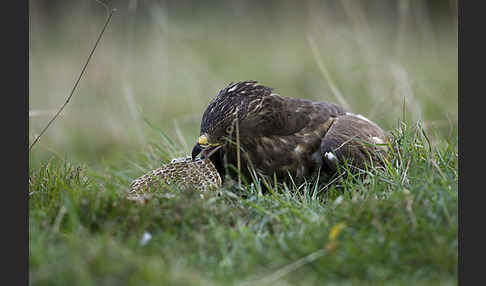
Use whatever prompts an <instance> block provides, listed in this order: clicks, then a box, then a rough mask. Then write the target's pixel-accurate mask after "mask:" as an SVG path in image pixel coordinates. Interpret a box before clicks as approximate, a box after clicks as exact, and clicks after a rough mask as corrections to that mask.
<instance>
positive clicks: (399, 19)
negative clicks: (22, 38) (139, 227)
mask: <svg viewBox="0 0 486 286" xmlns="http://www.w3.org/2000/svg"><path fill="white" fill-rule="evenodd" d="M107 3H108V5H109V7H110V8H116V9H117V11H116V12H115V14H114V16H113V18H112V21H111V23H110V24H109V26H108V28H107V30H106V32H105V34H104V36H103V38H102V40H101V42H100V45H99V47H98V49H97V50H96V51H95V54H94V56H93V58H92V61H91V62H90V64H89V65H88V68H87V71H86V74H85V76H84V77H83V79H82V80H81V82H80V84H79V86H78V89H77V91H76V93H75V96H74V97H73V99H72V100H71V102H70V103H69V104H68V106H67V108H66V109H65V110H64V111H63V113H62V115H61V117H60V118H58V120H57V121H56V122H55V123H54V124H53V125H52V126H51V128H50V129H49V130H48V131H47V133H46V134H45V135H44V136H43V137H42V139H41V140H40V142H39V143H38V144H37V146H36V147H35V148H34V149H33V152H32V153H31V154H30V161H31V164H34V165H33V166H35V165H37V164H38V163H39V162H41V161H45V160H46V159H47V158H49V157H50V156H53V155H54V156H59V157H64V156H67V157H69V159H71V160H76V161H81V162H86V163H88V164H89V165H90V166H93V167H96V166H99V165H100V164H101V162H102V161H103V160H112V159H114V158H124V157H126V156H130V154H133V153H134V152H139V151H142V150H144V148H146V147H147V144H148V143H150V142H156V140H159V137H158V136H157V135H156V133H155V132H154V130H153V128H150V127H149V126H148V124H147V123H146V122H149V123H151V124H153V125H154V126H156V127H157V128H160V130H162V131H163V132H166V133H167V134H168V135H169V136H170V137H171V138H174V140H176V141H177V142H178V143H179V144H180V145H181V147H182V148H183V150H185V151H186V152H189V151H190V147H191V146H192V144H193V142H194V141H195V139H196V138H197V136H198V133H199V122H200V119H201V117H202V112H203V111H204V109H205V107H206V105H207V104H208V102H209V101H210V100H211V99H212V98H213V97H215V96H216V95H217V93H218V91H219V90H220V89H222V88H223V87H224V86H225V85H226V84H228V83H229V82H232V81H240V80H249V79H254V80H258V81H260V82H261V83H263V84H265V85H268V86H271V87H274V88H275V90H276V92H277V93H279V94H281V95H284V96H292V97H302V98H310V99H314V100H324V101H331V102H336V103H341V104H345V105H347V106H348V107H349V109H350V110H351V111H353V112H356V113H361V114H363V115H365V116H368V117H369V118H371V119H372V120H374V121H376V122H378V123H379V124H380V125H382V126H383V127H384V128H385V129H387V130H390V129H392V128H394V127H396V125H397V121H398V120H399V119H403V118H406V119H409V120H411V121H412V122H416V121H417V120H421V121H422V123H423V126H424V128H425V129H426V130H427V131H430V133H431V136H432V137H433V138H435V139H436V138H437V137H442V138H448V137H450V136H453V135H455V134H457V118H458V111H457V106H458V95H457V94H458V93H457V88H458V83H457V79H458V64H457V62H458V60H457V53H458V48H457V38H458V34H457V4H456V2H455V1H418V0H410V1H406V0H404V1H364V2H363V1H359V2H358V1H134V0H132V1H108V2H107ZM29 5H30V24H29V25H30V35H29V37H30V48H29V90H30V96H29V138H30V139H29V140H30V142H32V141H33V139H34V138H35V136H36V135H37V134H38V133H39V132H40V131H41V129H42V128H43V127H44V126H45V124H46V123H47V121H48V120H49V119H50V118H51V117H52V116H53V114H54V113H55V111H56V110H57V109H58V108H59V107H60V106H61V105H62V103H64V101H65V98H66V97H67V96H68V94H69V92H70V90H71V88H72V86H73V84H74V81H75V79H76V78H77V76H78V75H79V73H80V71H81V67H82V65H83V64H84V62H85V60H86V58H87V57H88V54H89V51H90V49H91V48H92V46H93V44H94V42H95V40H96V37H97V35H98V33H99V32H100V30H101V27H102V25H103V23H104V21H105V19H106V16H107V11H106V9H105V8H104V7H103V6H102V5H101V4H99V3H98V2H97V1H94V0H93V1H30V3H29ZM332 86H334V87H335V90H337V92H336V91H334V92H333V89H332V88H331V87H332ZM336 93H338V94H337V95H336ZM339 94H340V95H341V99H340V98H339V97H340V96H339ZM343 100H344V103H343ZM435 139H434V140H435Z"/></svg>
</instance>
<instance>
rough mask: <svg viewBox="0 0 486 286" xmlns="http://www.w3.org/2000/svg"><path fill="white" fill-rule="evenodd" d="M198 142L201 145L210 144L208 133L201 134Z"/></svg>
mask: <svg viewBox="0 0 486 286" xmlns="http://www.w3.org/2000/svg"><path fill="white" fill-rule="evenodd" d="M197 143H198V144H199V145H207V144H208V137H206V135H201V136H199V138H198V139H197Z"/></svg>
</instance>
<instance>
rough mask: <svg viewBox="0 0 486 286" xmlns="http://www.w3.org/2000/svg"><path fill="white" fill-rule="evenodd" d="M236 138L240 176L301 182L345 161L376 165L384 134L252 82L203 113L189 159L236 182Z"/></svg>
mask: <svg viewBox="0 0 486 286" xmlns="http://www.w3.org/2000/svg"><path fill="white" fill-rule="evenodd" d="M237 133H238V135H239V146H240V158H241V161H240V165H241V173H242V175H245V176H247V177H248V176H249V169H248V166H250V165H252V166H253V167H254V168H255V169H256V170H257V171H259V172H261V173H262V174H265V175H270V176H272V175H273V174H275V175H276V176H277V178H278V179H286V178H289V177H288V176H289V174H290V175H291V176H292V177H293V178H294V180H297V181H301V180H303V179H304V178H307V177H309V176H311V175H314V174H316V173H317V171H318V170H321V172H322V173H323V174H326V175H331V174H332V173H333V172H335V170H336V168H337V165H338V164H339V163H342V162H343V161H344V160H348V161H350V162H354V163H355V165H356V166H358V167H362V166H363V165H364V163H367V162H368V163H369V162H370V161H374V162H378V161H379V156H378V153H379V152H381V151H382V150H383V147H382V146H377V145H376V144H383V143H385V142H386V141H387V138H386V134H385V132H384V131H383V130H382V129H381V128H380V127H379V126H378V125H376V124H375V123H373V122H371V121H369V120H368V119H366V118H364V117H363V116H361V115H354V114H351V113H349V112H346V110H344V109H343V108H342V107H340V106H338V105H336V104H333V103H327V102H315V101H311V100H306V99H298V98H291V97H283V96H280V95H278V94H275V93H273V92H272V89H271V88H269V87H265V86H263V85H260V84H258V83H257V82H256V81H245V82H238V83H231V84H230V85H228V86H227V87H226V88H224V89H222V90H221V91H220V92H219V94H218V96H217V97H216V98H215V99H213V100H212V101H211V102H210V103H209V105H208V107H207V108H206V110H205V112H204V114H203V117H202V121H201V131H200V137H199V139H198V142H197V143H196V145H195V146H194V148H193V152H192V157H193V159H194V158H195V157H196V156H197V155H198V154H199V153H201V156H202V157H203V158H206V157H209V158H210V160H211V161H212V162H213V163H214V165H215V166H216V168H217V170H218V172H219V173H220V174H221V175H222V177H223V175H224V174H226V172H229V174H230V176H233V177H236V172H235V171H233V170H234V169H235V168H227V167H225V166H228V165H232V166H234V167H236V166H237V165H238V161H237V157H238V154H237V148H236V145H237V144H236V141H237V140H236V139H237V138H236V135H237Z"/></svg>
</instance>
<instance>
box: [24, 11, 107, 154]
mask: <svg viewBox="0 0 486 286" xmlns="http://www.w3.org/2000/svg"><path fill="white" fill-rule="evenodd" d="M115 11H116V9H112V10H111V12H110V15H108V18H107V19H106V22H105V25H104V26H103V29H102V30H101V32H100V35H99V36H98V39H97V40H96V43H95V44H94V46H93V49H92V50H91V53H90V54H89V56H88V59H87V60H86V62H85V64H84V66H83V69H82V70H81V73H80V74H79V77H78V79H77V80H76V83H75V84H74V86H73V89H72V90H71V93H70V94H69V96H68V98H67V99H66V102H64V104H63V105H62V106H61V108H60V109H59V110H58V111H57V113H56V114H55V115H54V117H52V119H51V120H50V121H49V123H47V125H46V127H44V129H42V131H41V133H40V134H39V135H38V136H37V137H36V138H35V140H34V142H32V144H31V145H30V147H29V152H30V150H32V147H34V145H35V144H36V143H37V142H38V141H39V139H40V137H41V136H42V135H43V134H44V132H46V130H47V129H48V128H49V126H51V124H52V122H54V120H56V118H57V117H58V116H59V114H60V113H61V112H62V111H63V110H64V107H66V105H67V104H68V102H69V101H70V100H71V97H72V96H73V94H74V91H75V90H76V87H77V86H78V84H79V81H80V80H81V77H82V76H83V74H84V71H85V70H86V67H87V66H88V63H89V61H90V60H91V57H92V56H93V53H94V51H95V50H96V47H97V46H98V43H99V42H100V40H101V37H102V36H103V33H104V32H105V29H106V27H107V26H108V23H109V22H110V20H111V17H112V16H113V13H114V12H115Z"/></svg>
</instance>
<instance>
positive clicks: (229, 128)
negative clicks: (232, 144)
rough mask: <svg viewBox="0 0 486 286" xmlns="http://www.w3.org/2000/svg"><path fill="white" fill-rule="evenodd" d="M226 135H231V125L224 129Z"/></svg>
mask: <svg viewBox="0 0 486 286" xmlns="http://www.w3.org/2000/svg"><path fill="white" fill-rule="evenodd" d="M226 133H228V134H230V133H233V125H230V126H228V127H226Z"/></svg>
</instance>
